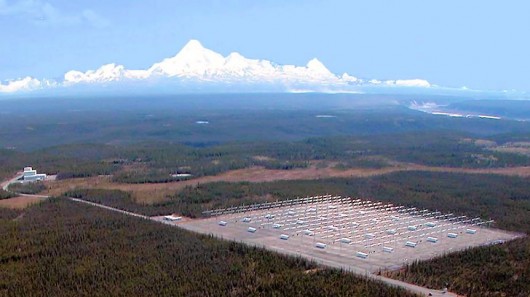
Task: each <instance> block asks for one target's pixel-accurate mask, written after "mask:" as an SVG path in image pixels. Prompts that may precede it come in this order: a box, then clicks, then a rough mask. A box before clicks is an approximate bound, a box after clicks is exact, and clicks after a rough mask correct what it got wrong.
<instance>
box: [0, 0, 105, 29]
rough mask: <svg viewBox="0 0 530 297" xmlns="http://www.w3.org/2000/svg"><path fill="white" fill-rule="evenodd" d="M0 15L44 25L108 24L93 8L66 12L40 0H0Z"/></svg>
mask: <svg viewBox="0 0 530 297" xmlns="http://www.w3.org/2000/svg"><path fill="white" fill-rule="evenodd" d="M0 15H6V16H17V17H21V18H24V19H26V20H29V21H31V22H33V23H35V24H45V25H79V24H89V25H91V26H94V27H97V28H103V27H107V26H108V25H110V22H109V21H108V20H107V19H105V18H104V17H102V16H100V15H98V14H97V13H96V12H94V11H93V10H90V9H85V10H83V11H82V12H74V13H66V12H63V11H61V10H59V9H58V8H56V7H55V6H53V5H52V4H50V3H49V2H45V1H42V0H19V1H12V2H9V3H8V1H7V0H0Z"/></svg>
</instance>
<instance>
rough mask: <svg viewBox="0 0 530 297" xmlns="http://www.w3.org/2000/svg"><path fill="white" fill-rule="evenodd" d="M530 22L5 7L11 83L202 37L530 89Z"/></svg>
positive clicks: (325, 8) (33, 2) (516, 9)
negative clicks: (22, 78)
mask: <svg viewBox="0 0 530 297" xmlns="http://www.w3.org/2000/svg"><path fill="white" fill-rule="evenodd" d="M529 12H530V1H524V0H520V1H488V0H482V1H475V0H465V1H463V0H457V1H454V0H444V1H426V0H419V1H407V0H403V1H391V0H388V1H378V0H370V1H368V0H367V1H354V0H349V1H333V0H329V1H313V0H304V1H295V0H293V1H272V0H271V1H266V0H263V1H251V0H240V1H236V0H219V1H217V0H209V1H206V0H205V1H199V0H196V1H192V0H190V1H176V0H167V1H161V0H151V1H130V0H127V1H125V0H113V1H108V0H106V1H101V0H92V1H71V0H58V1H52V0H48V1H44V0H43V1H41V0H21V1H18V0H0V28H2V30H1V32H2V33H1V35H0V81H1V80H5V79H14V78H18V77H22V76H26V75H30V76H34V77H37V78H52V79H60V78H61V77H62V75H63V74H64V73H65V72H66V71H68V70H72V69H77V70H83V71H84V70H87V69H95V68H98V67H99V66H100V65H102V64H105V63H110V62H115V63H118V64H123V65H125V66H126V67H127V68H129V69H141V68H147V67H149V66H150V65H151V64H153V63H154V62H157V61H160V60H161V59H163V58H165V57H169V56H173V55H174V54H176V53H177V52H178V51H179V49H180V48H181V47H182V46H183V45H184V44H185V43H186V42H187V41H188V40H190V39H198V40H200V41H201V42H202V43H203V45H204V46H205V47H208V48H210V49H213V50H215V51H217V52H220V53H222V54H225V55H226V54H228V53H230V52H232V51H238V52H240V53H241V54H243V55H244V56H246V57H249V58H262V59H268V60H271V61H274V62H276V63H280V64H296V65H305V64H306V63H307V61H308V60H310V59H311V58H313V57H317V58H318V59H319V60H321V61H322V62H323V63H324V64H325V65H326V66H327V67H328V68H329V69H330V70H331V71H332V72H335V73H339V74H340V73H343V72H348V73H350V74H352V75H355V76H358V77H362V78H377V79H409V78H423V79H426V80H428V81H430V82H431V83H434V84H437V85H441V86H449V87H461V86H467V87H469V88H474V89H489V90H503V89H517V90H521V91H530V80H529V79H528V78H529V77H530V71H529V70H530V58H529V56H530V38H529V37H530V36H529V32H530V17H528V13H529Z"/></svg>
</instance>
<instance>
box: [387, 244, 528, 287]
mask: <svg viewBox="0 0 530 297" xmlns="http://www.w3.org/2000/svg"><path fill="white" fill-rule="evenodd" d="M387 275H388V276H390V277H394V278H397V279H401V280H404V281H406V282H411V283H415V284H419V285H422V286H429V287H431V288H444V287H445V285H446V284H449V289H451V291H454V292H458V293H460V294H463V295H465V296H467V297H482V296H511V297H528V296H529V295H530V239H528V238H523V239H517V240H514V241H511V242H508V243H505V244H502V245H496V246H488V247H478V248H473V249H469V250H466V251H461V252H456V253H451V254H448V255H445V256H443V257H439V258H436V259H432V260H428V261H422V262H415V263H412V264H409V265H407V266H406V267H404V268H403V269H402V270H399V271H394V272H390V273H388V274H387Z"/></svg>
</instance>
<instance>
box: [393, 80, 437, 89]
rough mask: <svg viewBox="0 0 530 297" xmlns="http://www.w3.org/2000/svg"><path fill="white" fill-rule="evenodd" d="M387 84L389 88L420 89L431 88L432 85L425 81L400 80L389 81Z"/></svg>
mask: <svg viewBox="0 0 530 297" xmlns="http://www.w3.org/2000/svg"><path fill="white" fill-rule="evenodd" d="M385 83H386V84H387V85H389V86H397V87H420V88H429V87H431V83H429V82H428V81H426V80H424V79H398V80H387V81H385Z"/></svg>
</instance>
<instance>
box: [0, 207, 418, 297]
mask: <svg viewBox="0 0 530 297" xmlns="http://www.w3.org/2000/svg"><path fill="white" fill-rule="evenodd" d="M1 215H2V212H1V211H0V216H1ZM0 233H1V234H2V236H3V240H2V241H0V263H2V265H0V296H59V297H60V296H396V297H397V296H412V294H410V293H408V292H405V291H404V290H402V289H397V288H394V287H389V286H386V285H383V284H381V283H378V282H374V281H371V280H367V279H364V278H361V277H357V276H354V275H352V274H349V273H344V272H341V271H338V270H331V269H319V270H318V271H315V270H314V268H316V266H315V264H313V263H310V262H307V261H306V260H303V259H301V258H292V257H286V256H281V255H279V254H276V253H273V252H269V251H266V250H263V249H261V248H256V247H248V246H245V245H242V244H238V243H234V242H226V241H221V240H218V239H215V238H213V237H208V236H199V235H196V234H193V233H190V232H187V231H184V230H181V229H178V228H174V227H170V226H166V225H163V224H158V223H155V222H151V221H146V220H144V219H140V218H134V217H129V216H124V215H122V214H117V213H114V212H110V211H107V210H103V209H99V208H95V207H91V206H87V205H83V204H79V203H75V202H72V201H69V200H66V199H52V200H50V201H47V202H44V203H42V204H40V205H38V206H34V207H31V208H29V209H28V210H26V213H25V215H24V216H23V217H22V218H21V219H19V220H17V221H7V222H2V224H0Z"/></svg>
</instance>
